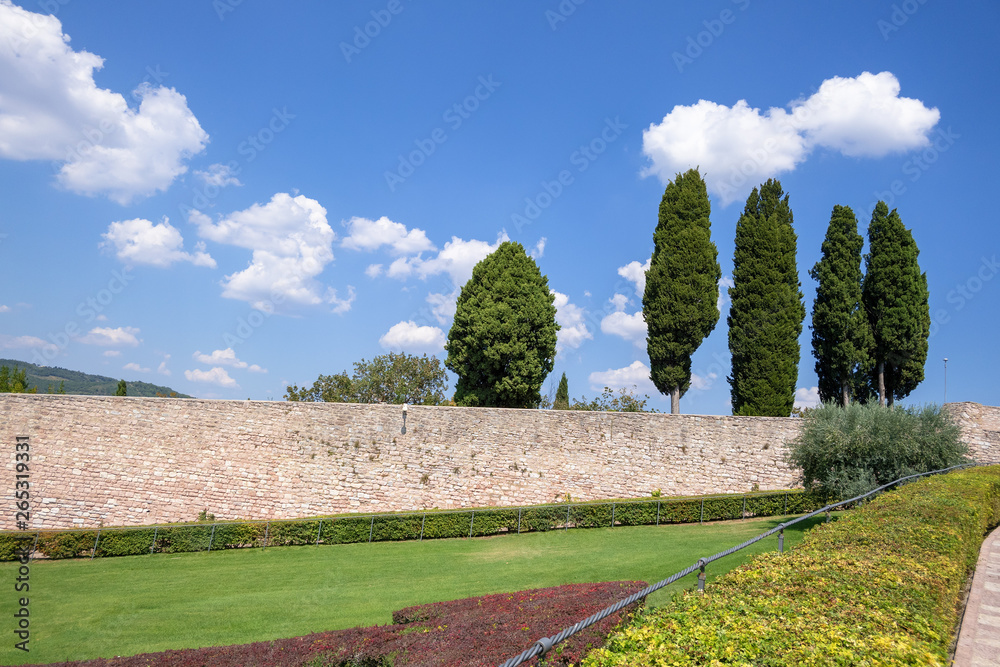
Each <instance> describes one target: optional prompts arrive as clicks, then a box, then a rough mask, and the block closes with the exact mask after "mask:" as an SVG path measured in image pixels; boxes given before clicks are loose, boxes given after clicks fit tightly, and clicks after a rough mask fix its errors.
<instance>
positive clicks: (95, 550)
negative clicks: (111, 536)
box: [90, 528, 101, 560]
mask: <svg viewBox="0 0 1000 667" xmlns="http://www.w3.org/2000/svg"><path fill="white" fill-rule="evenodd" d="M100 539H101V529H100V528H98V529H97V537H95V538H94V550H93V551H91V552H90V560H94V554H96V553H97V542H98V540H100Z"/></svg>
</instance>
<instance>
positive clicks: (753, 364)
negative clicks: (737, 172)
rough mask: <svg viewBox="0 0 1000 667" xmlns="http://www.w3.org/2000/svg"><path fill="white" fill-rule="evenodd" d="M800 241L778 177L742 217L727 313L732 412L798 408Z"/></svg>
mask: <svg viewBox="0 0 1000 667" xmlns="http://www.w3.org/2000/svg"><path fill="white" fill-rule="evenodd" d="M796 242H797V237H796V235H795V231H794V230H793V229H792V210H791V208H790V207H789V205H788V195H785V194H784V193H783V192H782V189H781V183H780V182H779V181H777V180H775V179H773V178H772V179H769V180H768V181H767V182H766V183H764V184H763V185H762V186H760V189H759V190H758V189H757V188H754V189H753V192H752V193H750V197H749V198H747V204H746V207H745V208H744V209H743V214H742V215H741V216H740V219H739V221H738V222H737V223H736V250H735V252H734V254H733V285H734V286H733V287H730V288H729V296H730V299H731V300H732V304H731V305H730V307H729V318H728V323H729V350H730V352H731V353H732V356H733V367H732V372H731V374H730V376H729V378H728V380H729V385H730V394H731V396H732V402H733V414H734V415H756V416H762V417H787V416H788V415H790V414H791V412H792V407H793V405H794V403H795V383H796V380H798V367H799V334H801V333H802V321H803V320H804V319H805V316H806V309H805V305H803V303H802V292H801V291H799V287H800V285H799V271H798V267H797V266H796V263H795V252H796Z"/></svg>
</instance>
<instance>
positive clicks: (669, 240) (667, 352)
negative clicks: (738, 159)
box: [642, 169, 722, 414]
mask: <svg viewBox="0 0 1000 667" xmlns="http://www.w3.org/2000/svg"><path fill="white" fill-rule="evenodd" d="M711 211H712V205H711V204H710V203H709V201H708V191H707V190H706V188H705V181H704V180H703V179H702V177H701V174H699V173H698V170H696V169H690V170H688V171H687V172H686V173H684V174H678V175H677V176H676V177H675V178H674V180H673V181H671V182H670V183H668V184H667V187H666V190H665V191H664V193H663V199H662V200H661V201H660V215H659V222H658V223H657V225H656V230H655V231H654V232H653V256H652V258H651V259H650V263H649V270H648V271H646V290H645V292H644V294H643V297H642V314H643V317H644V318H645V320H646V328H647V336H646V351H647V352H648V353H649V366H650V374H649V375H650V379H652V380H653V384H655V385H656V388H657V389H659V390H660V392H661V393H663V394H668V395H669V396H670V412H671V413H673V414H677V413H679V412H680V400H681V396H683V395H684V394H685V393H686V392H687V390H688V388H689V387H690V386H691V355H693V354H694V352H695V351H696V350H697V349H698V346H700V345H701V342H702V340H704V339H705V337H706V336H708V334H710V333H711V332H712V330H713V329H714V328H715V325H716V323H717V322H718V321H719V308H718V300H719V278H720V277H721V276H722V271H721V269H720V268H719V260H718V255H719V252H718V249H717V248H716V247H715V244H714V243H712V234H711V222H710V221H709V215H710V213H711Z"/></svg>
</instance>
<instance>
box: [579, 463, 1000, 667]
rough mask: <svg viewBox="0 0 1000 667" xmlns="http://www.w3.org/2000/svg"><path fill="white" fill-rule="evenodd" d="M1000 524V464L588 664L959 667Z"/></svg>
mask: <svg viewBox="0 0 1000 667" xmlns="http://www.w3.org/2000/svg"><path fill="white" fill-rule="evenodd" d="M998 522H1000V466H992V467H990V468H979V469H975V470H968V471H962V472H955V473H951V474H948V475H943V476H939V477H934V478H930V479H926V480H922V481H919V482H915V483H913V484H909V485H907V486H904V487H902V488H901V489H899V490H898V491H894V492H890V493H886V494H883V495H882V496H880V497H879V498H877V499H876V500H874V501H873V502H871V503H870V504H868V505H865V506H864V507H863V508H861V509H859V510H856V511H855V512H852V513H851V514H850V515H847V516H846V517H844V518H842V519H840V520H839V521H837V522H835V523H831V524H822V525H820V526H818V527H817V528H816V529H814V530H813V531H811V532H810V533H809V534H808V535H807V536H806V538H805V540H804V541H803V542H802V543H801V544H800V545H799V547H798V548H796V549H795V550H794V551H792V552H790V553H787V554H785V555H779V554H777V553H769V554H765V555H762V556H759V557H757V558H755V559H754V560H753V561H752V562H751V563H749V564H747V565H745V566H742V567H740V568H737V569H736V570H733V571H731V572H730V573H729V574H727V575H724V576H722V577H720V578H719V579H718V580H716V582H715V583H714V584H713V585H711V586H709V587H708V588H707V589H706V592H705V593H704V594H699V593H695V592H688V593H683V594H681V595H679V596H677V597H675V598H674V599H673V600H672V601H671V602H670V603H668V604H666V605H665V606H662V607H659V608H657V609H655V610H652V611H649V612H646V613H643V614H640V616H639V617H638V618H637V620H636V621H635V622H634V623H633V624H631V625H630V626H628V627H626V628H624V629H622V630H620V631H619V632H617V633H615V634H614V635H612V636H611V638H609V641H608V643H607V644H606V645H605V647H604V648H602V649H599V650H597V651H595V652H593V653H591V654H590V655H589V656H588V657H587V658H586V659H585V660H584V661H583V663H582V664H583V665H584V666H585V667H612V666H624V665H629V666H630V667H632V666H637V667H640V666H642V665H671V666H683V665H723V664H725V665H746V666H751V665H753V666H758V665H772V666H779V665H780V666H783V665H788V666H791V665H795V666H799V665H942V666H944V665H947V664H948V647H949V644H950V642H951V639H952V635H953V632H954V628H955V625H956V621H957V613H958V611H957V606H958V600H959V595H960V590H961V587H962V584H963V582H964V581H965V579H966V576H967V574H968V571H969V569H970V568H971V567H973V566H974V565H975V560H976V557H977V554H978V551H979V546H980V544H981V543H982V540H983V536H984V534H985V533H986V531H987V530H988V529H989V528H991V527H992V526H995V525H997V523H998ZM709 567H711V565H710V566H709Z"/></svg>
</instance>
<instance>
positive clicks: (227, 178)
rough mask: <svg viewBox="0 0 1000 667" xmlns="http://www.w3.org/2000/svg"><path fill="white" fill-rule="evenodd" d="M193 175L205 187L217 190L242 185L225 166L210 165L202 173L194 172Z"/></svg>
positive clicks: (230, 169) (228, 167)
mask: <svg viewBox="0 0 1000 667" xmlns="http://www.w3.org/2000/svg"><path fill="white" fill-rule="evenodd" d="M194 175H195V176H197V177H198V178H200V179H201V180H202V181H203V182H204V183H205V185H212V186H215V187H217V188H224V187H226V186H227V185H243V184H242V183H240V179H238V178H236V174H234V173H233V170H232V168H231V167H230V166H229V165H227V164H211V165H209V166H208V168H207V169H205V170H203V171H202V170H198V171H195V172H194Z"/></svg>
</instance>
